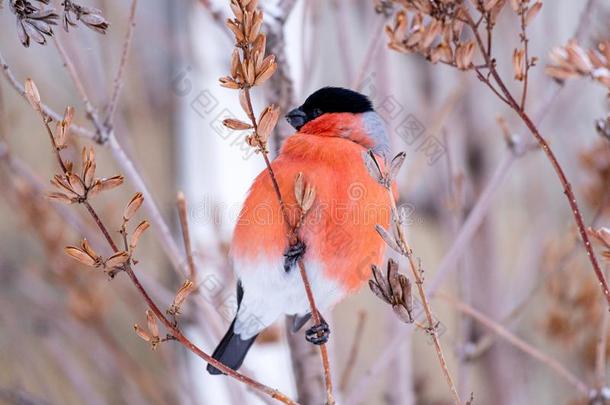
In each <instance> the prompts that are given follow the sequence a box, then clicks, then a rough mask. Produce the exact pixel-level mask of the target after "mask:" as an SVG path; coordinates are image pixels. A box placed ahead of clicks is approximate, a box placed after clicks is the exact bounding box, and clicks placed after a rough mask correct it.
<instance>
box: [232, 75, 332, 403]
mask: <svg viewBox="0 0 610 405" xmlns="http://www.w3.org/2000/svg"><path fill="white" fill-rule="evenodd" d="M243 91H244V94H245V99H246V103H247V106H248V117H249V118H250V121H251V122H252V126H253V127H254V132H255V133H257V131H258V123H257V122H256V117H255V116H254V112H253V111H254V109H253V108H252V100H251V98H250V89H249V88H247V87H246V88H244V89H243ZM258 150H259V151H260V153H261V154H262V155H263V159H264V160H265V165H266V166H267V171H268V173H269V177H270V178H271V183H272V184H273V190H274V191H275V195H276V197H277V199H278V203H279V204H280V209H281V211H282V216H283V217H284V222H285V223H286V227H287V230H288V233H287V235H288V242H289V243H293V242H296V237H297V236H296V230H297V228H296V227H292V226H291V224H290V217H289V216H288V210H287V209H286V203H285V202H284V199H283V197H282V193H281V191H280V186H279V184H278V182H277V178H276V177H275V173H274V171H273V168H272V167H271V162H270V161H269V157H268V156H267V153H268V152H267V150H266V149H265V145H263V144H262V143H261V142H260V141H259V146H258ZM298 266H299V272H300V274H301V279H302V280H303V286H304V288H305V293H306V295H307V301H309V307H310V310H311V316H312V318H313V321H314V323H315V324H316V325H319V324H320V323H321V318H320V312H319V311H318V307H317V305H316V301H315V298H314V295H313V292H312V290H311V284H310V283H309V277H308V276H307V271H306V270H305V264H304V263H303V259H299V260H298ZM320 357H321V358H322V367H323V368H324V382H325V386H326V401H327V405H333V404H334V403H335V399H334V396H333V382H332V375H331V371H330V360H329V358H328V349H327V347H326V344H325V343H323V344H321V345H320Z"/></svg>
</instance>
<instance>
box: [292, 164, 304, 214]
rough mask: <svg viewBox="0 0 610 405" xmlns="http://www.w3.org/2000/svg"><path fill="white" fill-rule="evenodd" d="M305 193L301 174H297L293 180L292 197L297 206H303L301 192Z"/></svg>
mask: <svg viewBox="0 0 610 405" xmlns="http://www.w3.org/2000/svg"><path fill="white" fill-rule="evenodd" d="M304 191H305V180H304V179H303V173H302V172H299V174H297V177H296V178H295V180H294V197H295V199H296V200H297V204H299V206H302V205H303V192H304Z"/></svg>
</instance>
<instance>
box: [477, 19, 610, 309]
mask: <svg viewBox="0 0 610 405" xmlns="http://www.w3.org/2000/svg"><path fill="white" fill-rule="evenodd" d="M467 18H468V19H467V24H468V25H469V26H470V28H471V29H472V32H473V35H474V36H475V39H476V41H477V44H478V47H479V49H481V50H484V49H485V45H484V44H483V40H482V39H481V35H480V34H479V32H478V30H477V27H476V25H475V23H474V22H473V21H472V18H471V17H470V15H468V17H467ZM482 54H483V57H484V58H485V62H486V64H487V65H488V69H489V72H490V73H491V76H492V77H493V80H494V82H495V83H496V84H497V85H498V87H499V88H500V92H501V93H502V95H503V96H504V97H505V98H506V100H507V101H508V105H509V106H510V107H511V108H512V109H513V110H514V111H515V112H516V113H517V115H519V117H520V118H521V120H522V121H523V123H524V124H525V125H526V126H527V128H528V129H529V131H530V132H531V133H532V135H533V136H534V138H535V140H536V142H537V143H538V145H539V146H540V148H542V150H543V152H544V153H545V155H546V156H547V158H548V160H549V162H550V163H551V165H552V166H553V169H554V170H555V173H556V174H557V177H558V178H559V181H560V182H561V185H562V187H563V191H564V194H565V195H566V198H567V199H568V203H569V205H570V208H571V210H572V215H573V216H574V221H575V222H576V226H577V227H578V232H579V234H580V237H581V238H582V241H583V243H584V246H585V250H586V252H587V256H588V257H589V261H590V262H591V266H592V267H593V271H594V272H595V276H596V277H597V279H598V281H599V284H600V286H601V289H602V292H603V294H604V296H605V297H606V301H607V303H608V305H609V306H610V290H609V288H608V283H607V281H606V277H605V276H604V273H603V272H602V270H601V268H600V266H599V263H598V261H597V258H596V257H595V253H594V252H593V247H592V246H591V241H590V240H589V236H588V235H587V230H586V227H585V224H584V221H583V218H582V214H581V212H580V208H579V207H578V202H577V201H576V196H575V195H574V192H573V191H572V185H571V184H570V182H569V181H568V179H567V177H566V175H565V173H564V171H563V168H562V167H561V165H560V163H559V161H558V160H557V157H556V156H555V153H554V152H553V150H552V149H551V147H550V146H549V144H548V142H547V141H546V139H544V137H543V136H542V135H541V134H540V132H539V130H538V128H537V127H536V125H535V124H534V122H533V121H532V120H531V119H530V117H529V115H528V114H527V113H526V112H525V111H524V110H523V108H521V106H520V105H519V104H518V102H517V101H516V100H515V98H514V97H513V95H512V94H511V92H510V91H509V90H508V88H507V87H506V85H505V84H504V81H503V80H502V78H501V77H500V74H499V73H498V71H497V70H496V67H495V65H494V64H493V63H492V60H491V57H490V55H487V54H486V53H485V52H482ZM479 78H480V79H481V80H483V82H485V83H486V84H487V85H488V86H489V87H492V84H491V82H490V80H489V79H488V78H486V77H485V76H483V75H480V76H479Z"/></svg>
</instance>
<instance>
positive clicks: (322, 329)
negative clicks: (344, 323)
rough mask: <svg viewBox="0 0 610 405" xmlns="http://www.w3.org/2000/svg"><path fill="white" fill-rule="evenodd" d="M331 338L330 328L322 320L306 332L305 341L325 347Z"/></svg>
mask: <svg viewBox="0 0 610 405" xmlns="http://www.w3.org/2000/svg"><path fill="white" fill-rule="evenodd" d="M329 337H330V328H329V327H328V324H327V323H326V321H325V320H324V319H320V323H319V324H317V325H314V326H312V327H311V328H309V329H307V330H306V331H305V340H307V341H308V342H309V343H313V344H314V345H323V344H324V343H326V342H328V338H329Z"/></svg>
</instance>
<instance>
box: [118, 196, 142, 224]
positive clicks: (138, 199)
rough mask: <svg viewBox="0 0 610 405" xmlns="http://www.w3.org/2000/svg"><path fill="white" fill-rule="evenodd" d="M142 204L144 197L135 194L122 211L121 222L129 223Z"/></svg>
mask: <svg viewBox="0 0 610 405" xmlns="http://www.w3.org/2000/svg"><path fill="white" fill-rule="evenodd" d="M143 202H144V196H143V195H142V193H139V192H138V193H135V194H134V196H133V197H131V200H130V201H129V203H128V204H127V206H126V207H125V209H124V210H123V221H125V222H127V221H129V220H130V219H131V218H132V217H133V216H134V215H135V213H136V212H137V211H138V209H140V207H141V206H142V203H143Z"/></svg>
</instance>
